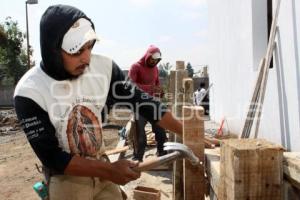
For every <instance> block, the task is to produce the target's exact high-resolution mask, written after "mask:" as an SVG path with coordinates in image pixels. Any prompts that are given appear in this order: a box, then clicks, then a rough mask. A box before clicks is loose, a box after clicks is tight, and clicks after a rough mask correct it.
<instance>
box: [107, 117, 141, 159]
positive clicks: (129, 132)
mask: <svg viewBox="0 0 300 200" xmlns="http://www.w3.org/2000/svg"><path fill="white" fill-rule="evenodd" d="M132 122H133V121H132V120H130V121H128V122H127V124H126V132H125V135H126V136H127V137H129V138H130V137H133V135H134V134H133V133H132V131H135V126H132ZM132 127H133V128H132ZM132 129H133V130H132ZM125 144H126V140H120V141H119V142H118V144H117V146H116V148H122V147H124V146H125ZM123 154H124V152H120V153H117V154H113V155H109V156H108V158H109V160H110V162H115V161H117V160H119V159H120V158H121V157H122V155H123Z"/></svg>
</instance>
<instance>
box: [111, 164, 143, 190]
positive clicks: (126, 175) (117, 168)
mask: <svg viewBox="0 0 300 200" xmlns="http://www.w3.org/2000/svg"><path fill="white" fill-rule="evenodd" d="M138 163H139V162H138V161H131V160H118V161H116V162H114V163H112V174H111V179H110V180H111V181H112V182H114V183H116V184H119V185H125V184H126V183H128V182H130V181H133V180H135V179H138V178H139V177H140V176H141V173H140V172H136V171H134V170H133V167H135V166H137V165H138Z"/></svg>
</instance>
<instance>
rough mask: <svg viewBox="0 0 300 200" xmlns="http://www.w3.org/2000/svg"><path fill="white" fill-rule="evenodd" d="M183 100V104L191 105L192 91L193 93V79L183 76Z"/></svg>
mask: <svg viewBox="0 0 300 200" xmlns="http://www.w3.org/2000/svg"><path fill="white" fill-rule="evenodd" d="M183 90H184V96H183V102H184V105H185V106H188V105H190V106H192V105H193V93H194V83H193V79H191V78H185V79H183Z"/></svg>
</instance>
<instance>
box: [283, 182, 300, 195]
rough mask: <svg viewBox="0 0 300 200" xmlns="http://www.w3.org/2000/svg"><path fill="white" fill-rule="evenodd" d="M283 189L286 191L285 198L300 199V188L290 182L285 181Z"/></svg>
mask: <svg viewBox="0 0 300 200" xmlns="http://www.w3.org/2000/svg"><path fill="white" fill-rule="evenodd" d="M283 191H284V196H283V199H287V200H300V190H299V189H298V188H296V187H294V186H293V185H292V184H291V183H290V182H288V181H284V183H283Z"/></svg>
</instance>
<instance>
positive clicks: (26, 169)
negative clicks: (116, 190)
mask: <svg viewBox="0 0 300 200" xmlns="http://www.w3.org/2000/svg"><path fill="white" fill-rule="evenodd" d="M125 123H126V120H123V121H121V123H119V125H122V126H123V125H124V124H125ZM114 124H115V121H114ZM104 140H105V144H106V146H108V147H109V148H113V147H114V146H115V145H116V144H117V142H118V140H119V136H118V132H117V131H116V130H110V129H108V130H105V131H104ZM155 151H156V150H155V148H148V149H147V151H146V154H145V155H146V157H149V156H154V154H155ZM125 158H126V159H131V158H132V150H129V151H128V152H127V153H126V155H125ZM36 164H37V165H40V162H39V160H38V159H37V157H36V156H35V154H34V152H33V151H32V149H31V147H30V145H29V143H28V142H27V139H26V137H25V134H24V133H23V132H22V131H21V130H20V127H19V126H18V123H17V120H16V116H15V113H14V110H13V109H4V110H3V109H2V110H0V191H1V192H0V199H1V200H38V199H39V197H38V195H37V194H36V193H35V191H34V190H33V189H32V186H33V185H34V183H35V182H37V181H40V180H42V178H43V176H42V174H40V173H39V172H38V170H37V168H36ZM136 186H146V187H152V188H155V189H158V190H160V191H161V199H162V200H168V199H172V180H171V171H166V170H165V171H150V172H147V173H142V176H141V178H139V179H138V180H136V181H133V182H130V183H128V184H127V185H125V186H124V187H123V188H124V190H125V192H126V193H127V195H128V197H129V198H128V199H133V190H134V188H135V187H136Z"/></svg>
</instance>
